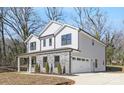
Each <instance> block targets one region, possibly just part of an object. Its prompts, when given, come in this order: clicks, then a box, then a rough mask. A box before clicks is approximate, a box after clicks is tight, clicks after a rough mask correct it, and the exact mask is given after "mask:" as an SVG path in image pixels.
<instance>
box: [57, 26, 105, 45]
mask: <svg viewBox="0 0 124 93" xmlns="http://www.w3.org/2000/svg"><path fill="white" fill-rule="evenodd" d="M65 27H69V28H72V29H75V30H77V31H81V32H82V33H84V34H85V35H87V36H88V37H89V38H92V39H94V40H95V41H97V42H99V43H100V44H102V45H103V46H106V44H105V43H104V42H102V41H100V40H98V39H97V38H96V37H94V36H93V35H91V34H90V33H88V32H86V31H84V30H82V29H80V28H77V27H74V26H71V25H68V24H64V25H63V27H62V28H61V29H60V30H59V31H58V32H57V33H56V34H55V36H56V35H57V34H59V33H60V32H61V31H62V30H63V29H64V28H65Z"/></svg>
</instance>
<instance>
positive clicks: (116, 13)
mask: <svg viewBox="0 0 124 93" xmlns="http://www.w3.org/2000/svg"><path fill="white" fill-rule="evenodd" d="M100 9H101V11H103V12H104V13H105V14H106V15H107V18H108V19H109V20H108V22H107V23H108V24H110V25H111V28H113V29H115V30H117V31H119V30H121V29H124V24H123V20H124V7H122V8H121V7H107V8H104V7H100ZM34 11H35V12H36V13H37V14H38V16H39V17H40V18H41V19H43V20H47V19H46V16H45V8H43V7H42V8H41V7H38V8H37V7H35V8H34ZM63 13H64V19H65V23H67V24H70V25H75V24H74V21H73V20H72V17H73V16H72V15H75V12H74V10H73V8H67V7H66V8H65V7H64V8H63ZM14 33H15V32H13V35H15V36H16V34H14Z"/></svg>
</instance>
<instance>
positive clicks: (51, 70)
mask: <svg viewBox="0 0 124 93" xmlns="http://www.w3.org/2000/svg"><path fill="white" fill-rule="evenodd" d="M50 73H53V65H52V64H51V69H50Z"/></svg>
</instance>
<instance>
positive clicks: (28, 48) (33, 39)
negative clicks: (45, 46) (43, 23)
mask: <svg viewBox="0 0 124 93" xmlns="http://www.w3.org/2000/svg"><path fill="white" fill-rule="evenodd" d="M31 42H36V50H30V43H31ZM38 51H40V40H39V39H38V38H36V37H35V36H32V37H31V38H30V40H29V41H28V42H27V53H31V52H38Z"/></svg>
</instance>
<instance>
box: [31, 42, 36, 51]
mask: <svg viewBox="0 0 124 93" xmlns="http://www.w3.org/2000/svg"><path fill="white" fill-rule="evenodd" d="M30 50H36V42H31V43H30Z"/></svg>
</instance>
